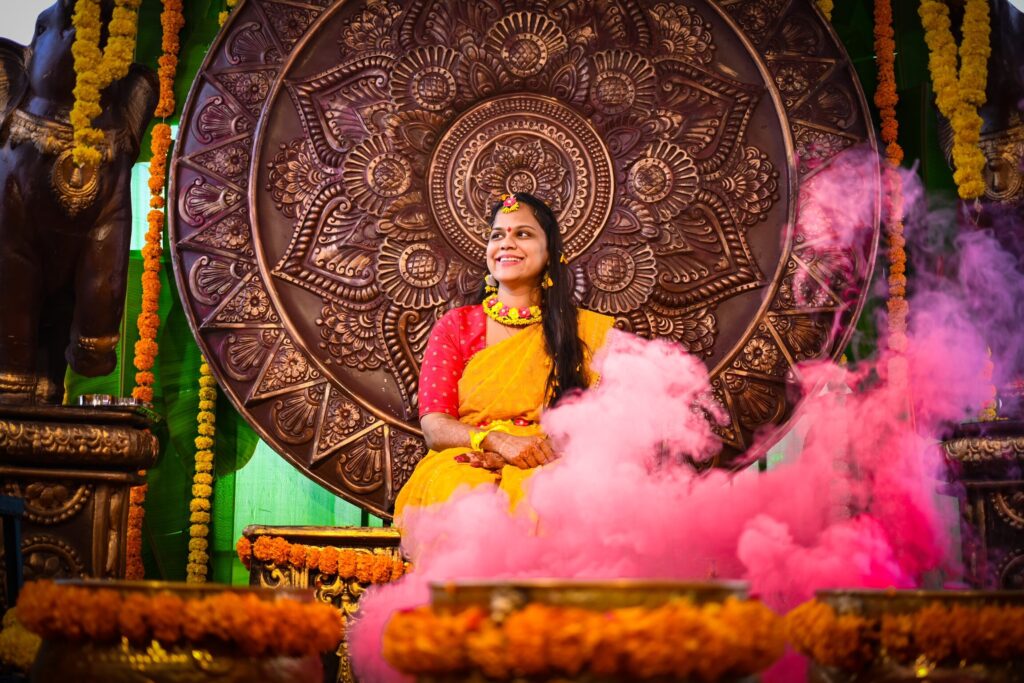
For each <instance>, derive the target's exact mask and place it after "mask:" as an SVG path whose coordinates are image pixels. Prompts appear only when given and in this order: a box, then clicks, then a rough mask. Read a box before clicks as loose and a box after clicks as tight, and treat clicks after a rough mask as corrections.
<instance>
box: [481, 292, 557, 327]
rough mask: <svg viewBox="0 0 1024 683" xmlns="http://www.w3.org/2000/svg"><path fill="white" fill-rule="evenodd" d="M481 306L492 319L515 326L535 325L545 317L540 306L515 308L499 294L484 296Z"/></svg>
mask: <svg viewBox="0 0 1024 683" xmlns="http://www.w3.org/2000/svg"><path fill="white" fill-rule="evenodd" d="M481 306H483V309H484V313H486V314H487V317H488V318H490V319H491V320H493V321H495V322H498V323H501V324H502V325H511V326H513V327H525V326H527V325H533V324H535V323H539V322H540V321H541V320H542V319H543V317H544V316H543V314H542V312H541V310H540V306H530V307H528V308H514V307H511V306H509V305H507V304H503V303H502V302H501V299H499V298H498V296H497V294H492V295H489V296H487V297H484V300H483V303H482V304H481Z"/></svg>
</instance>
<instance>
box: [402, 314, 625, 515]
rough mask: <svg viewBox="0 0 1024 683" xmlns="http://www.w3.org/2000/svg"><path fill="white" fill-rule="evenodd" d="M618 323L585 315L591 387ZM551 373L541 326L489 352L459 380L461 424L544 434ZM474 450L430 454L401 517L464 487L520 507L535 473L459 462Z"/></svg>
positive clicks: (408, 489) (582, 326)
mask: <svg viewBox="0 0 1024 683" xmlns="http://www.w3.org/2000/svg"><path fill="white" fill-rule="evenodd" d="M613 322H614V321H613V319H612V318H610V317H608V316H605V315H600V314H598V313H592V312H590V311H584V310H580V311H579V336H580V339H581V340H582V341H583V343H584V344H586V349H587V361H588V366H587V374H588V379H589V380H590V382H589V383H590V385H591V386H593V384H594V381H595V376H594V375H593V374H592V373H591V371H590V368H589V360H590V357H591V356H592V354H593V353H594V352H596V351H597V349H599V348H600V347H601V345H602V344H604V338H605V335H606V334H607V333H608V330H609V329H610V328H611V326H612V323H613ZM550 369H551V360H550V359H549V358H548V355H547V351H546V350H545V348H544V333H543V330H542V328H541V326H540V325H531V326H530V327H527V328H526V329H524V330H523V331H521V332H519V333H517V334H515V335H513V336H512V337H509V338H508V339H504V340H502V341H500V342H498V343H496V344H492V345H491V346H488V347H486V348H484V349H483V350H481V351H479V352H478V353H476V354H475V355H474V356H473V357H472V358H471V359H470V360H469V363H467V364H466V367H465V369H464V370H463V373H462V378H461V379H460V380H459V420H460V421H462V422H464V423H466V424H468V425H473V426H477V425H481V424H484V423H488V422H493V421H495V420H518V421H519V422H528V423H529V424H525V425H511V426H510V428H509V431H510V432H511V433H512V434H517V435H520V436H528V435H533V434H538V433H539V432H540V424H539V421H540V413H541V410H542V408H543V404H544V393H545V389H546V384H547V378H548V372H549V371H550ZM469 450H470V449H469V448H468V447H464V448H448V449H445V450H443V451H430V452H429V453H427V455H426V456H425V457H424V458H423V459H422V460H421V461H420V462H419V464H418V465H417V466H416V469H415V470H414V471H413V473H412V476H411V477H410V478H409V481H408V482H407V483H406V484H405V486H403V487H402V490H401V491H400V492H399V493H398V499H397V500H396V501H395V516H396V517H398V516H399V515H401V514H402V511H403V510H405V509H406V508H407V507H409V506H416V507H418V506H424V505H432V504H435V503H441V502H444V501H446V500H448V498H450V497H451V496H452V494H454V493H455V492H456V491H457V490H459V489H461V488H463V487H476V486H485V485H490V486H497V487H499V488H501V489H502V490H503V491H505V492H506V493H507V494H508V496H509V499H510V501H511V502H512V503H513V504H515V503H516V502H517V501H518V500H519V499H520V498H521V497H522V495H523V483H524V482H525V481H526V480H527V479H528V478H529V477H530V476H531V475H532V474H533V470H532V469H529V470H524V469H521V468H519V467H514V466H511V465H506V466H505V467H504V468H503V469H502V470H501V471H500V472H491V471H489V470H484V469H480V468H476V467H473V466H471V465H469V464H466V463H460V462H456V461H455V456H457V455H460V454H462V453H467V452H469Z"/></svg>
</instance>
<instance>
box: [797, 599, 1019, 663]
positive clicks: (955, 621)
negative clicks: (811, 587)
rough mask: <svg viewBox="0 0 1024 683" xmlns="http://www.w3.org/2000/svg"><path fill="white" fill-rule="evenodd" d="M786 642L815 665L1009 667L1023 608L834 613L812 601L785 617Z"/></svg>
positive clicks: (939, 607) (1016, 658) (962, 607)
mask: <svg viewBox="0 0 1024 683" xmlns="http://www.w3.org/2000/svg"><path fill="white" fill-rule="evenodd" d="M784 624H785V631H786V635H787V639H788V640H789V642H790V643H791V644H792V645H793V646H794V647H795V648H796V649H797V650H799V651H800V652H802V653H804V654H805V655H807V656H808V657H810V658H811V659H813V660H814V661H815V662H817V663H819V664H824V665H826V666H834V667H839V668H841V669H847V670H858V669H862V668H864V667H866V666H868V665H869V664H871V663H873V662H876V661H878V660H879V659H881V660H882V661H890V660H891V661H895V662H897V663H900V664H911V663H913V662H914V661H916V660H917V659H918V658H919V657H922V658H924V659H925V660H927V661H929V662H931V663H933V664H939V665H941V664H943V663H947V664H950V665H956V666H960V665H962V664H983V663H988V664H993V663H1010V662H1015V661H1021V659H1024V607H1010V606H1000V605H980V606H973V605H956V604H954V605H952V606H946V605H943V604H941V603H938V602H934V603H931V604H929V605H926V606H924V607H922V608H921V609H919V610H917V611H915V612H912V613H909V614H884V615H882V616H880V617H872V618H868V617H864V616H860V615H855V614H837V613H836V611H835V610H834V609H833V608H832V607H831V606H830V605H828V604H825V603H823V602H819V601H817V600H812V601H810V602H807V603H804V604H803V605H800V606H799V607H797V608H796V609H794V610H792V611H791V612H790V613H789V614H787V615H786V616H785V619H784Z"/></svg>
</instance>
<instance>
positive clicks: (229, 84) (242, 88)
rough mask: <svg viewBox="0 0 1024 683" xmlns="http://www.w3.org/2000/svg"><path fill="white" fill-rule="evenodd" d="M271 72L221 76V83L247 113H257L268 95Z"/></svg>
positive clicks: (234, 73)
mask: <svg viewBox="0 0 1024 683" xmlns="http://www.w3.org/2000/svg"><path fill="white" fill-rule="evenodd" d="M273 73H274V72H273V71H238V72H229V73H224V74H221V75H220V76H219V77H218V78H220V81H221V83H223V84H224V87H225V88H227V89H228V92H230V93H231V94H232V95H234V96H235V99H237V100H238V101H239V102H241V103H242V104H243V105H244V106H245V107H246V108H247V109H249V111H251V112H253V113H254V114H255V113H259V111H260V109H262V107H263V103H264V102H266V101H267V95H269V94H270V79H271V77H272V75H273Z"/></svg>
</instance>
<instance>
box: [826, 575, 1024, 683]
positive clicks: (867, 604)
mask: <svg viewBox="0 0 1024 683" xmlns="http://www.w3.org/2000/svg"><path fill="white" fill-rule="evenodd" d="M817 598H818V600H820V601H821V602H824V603H826V604H828V605H829V606H830V607H832V609H834V610H835V611H836V613H837V614H853V615H856V616H860V617H866V618H869V619H881V618H882V617H883V616H885V615H901V614H913V613H915V612H917V611H919V610H921V609H923V608H924V607H927V606H928V605H931V604H933V603H936V602H937V603H940V604H942V605H943V606H945V607H952V606H954V605H958V606H963V607H985V606H998V607H1024V591H980V590H978V591H975V590H933V591H927V590H827V591H820V592H818V594H817ZM808 680H809V681H811V682H812V683H861V682H866V681H871V682H875V681H878V682H885V683H904V682H906V683H911V682H912V681H913V682H915V683H917V682H920V681H934V682H936V683H974V682H975V681H993V682H995V683H1024V662H1009V663H973V662H962V661H961V662H955V663H949V662H939V663H936V662H931V661H928V660H926V659H925V658H923V657H919V658H918V659H917V660H916V661H914V662H911V663H906V662H903V663H901V662H897V661H894V660H892V659H890V658H889V657H887V656H885V655H884V653H880V654H879V656H878V657H877V659H876V660H875V661H874V662H873V663H871V665H870V666H868V667H867V668H864V669H862V670H860V671H855V672H854V671H846V670H841V669H838V668H835V667H827V666H823V665H820V664H817V663H813V662H812V664H811V667H810V670H809V672H808Z"/></svg>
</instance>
